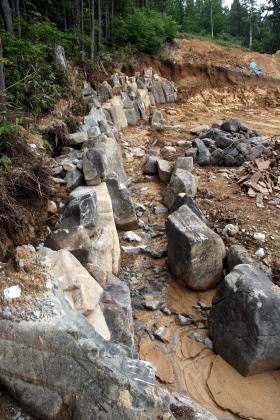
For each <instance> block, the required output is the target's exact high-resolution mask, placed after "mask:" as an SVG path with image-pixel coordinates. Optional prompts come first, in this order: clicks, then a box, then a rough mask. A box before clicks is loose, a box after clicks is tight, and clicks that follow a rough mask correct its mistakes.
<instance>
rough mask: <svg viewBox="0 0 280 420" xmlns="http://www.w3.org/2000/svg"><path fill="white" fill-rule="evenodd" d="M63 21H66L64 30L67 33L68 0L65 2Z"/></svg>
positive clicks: (64, 0)
mask: <svg viewBox="0 0 280 420" xmlns="http://www.w3.org/2000/svg"><path fill="white" fill-rule="evenodd" d="M63 15H64V16H63V18H64V19H63V20H64V30H65V31H67V29H68V25H67V9H66V0H63Z"/></svg>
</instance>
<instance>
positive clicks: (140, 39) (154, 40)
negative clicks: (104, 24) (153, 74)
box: [113, 9, 178, 53]
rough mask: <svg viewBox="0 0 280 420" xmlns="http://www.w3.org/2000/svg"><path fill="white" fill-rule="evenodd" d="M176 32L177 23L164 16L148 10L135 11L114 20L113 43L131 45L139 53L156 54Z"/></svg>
mask: <svg viewBox="0 0 280 420" xmlns="http://www.w3.org/2000/svg"><path fill="white" fill-rule="evenodd" d="M177 31H178V25H177V23H176V22H175V21H174V20H173V19H172V18H171V17H170V16H167V15H165V14H161V13H159V12H157V11H154V10H149V9H135V10H134V11H133V13H131V14H129V15H128V16H127V17H125V18H115V20H114V32H113V33H114V38H113V41H114V42H115V43H119V44H121V45H127V44H130V45H133V46H134V47H136V48H137V49H138V50H139V51H144V52H147V53H157V52H158V51H159V50H160V49H161V48H162V47H163V45H164V43H165V42H166V41H171V40H172V39H173V38H174V37H175V36H176V33H177Z"/></svg>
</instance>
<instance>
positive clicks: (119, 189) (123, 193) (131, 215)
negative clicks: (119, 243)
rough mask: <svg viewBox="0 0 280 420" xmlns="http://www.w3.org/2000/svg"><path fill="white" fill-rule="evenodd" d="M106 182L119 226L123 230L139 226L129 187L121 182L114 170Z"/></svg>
mask: <svg viewBox="0 0 280 420" xmlns="http://www.w3.org/2000/svg"><path fill="white" fill-rule="evenodd" d="M106 183H107V188H108V192H109V195H110V197H111V200H112V206H113V213H114V218H115V222H116V226H117V228H119V229H122V230H130V229H134V228H137V227H138V222H137V216H136V213H135V209H134V205H133V201H132V198H131V195H130V191H129V190H128V188H126V186H125V185H123V184H121V183H119V180H118V176H117V174H115V173H114V172H111V173H109V174H108V176H107V179H106Z"/></svg>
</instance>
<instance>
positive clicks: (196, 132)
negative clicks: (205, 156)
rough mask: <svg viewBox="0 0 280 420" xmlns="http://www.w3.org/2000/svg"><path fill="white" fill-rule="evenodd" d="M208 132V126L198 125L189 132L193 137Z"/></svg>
mask: <svg viewBox="0 0 280 420" xmlns="http://www.w3.org/2000/svg"><path fill="white" fill-rule="evenodd" d="M207 131H209V126H208V125H200V126H198V127H194V128H192V129H191V130H190V132H191V133H192V134H194V135H195V136H199V135H200V134H201V133H202V132H207Z"/></svg>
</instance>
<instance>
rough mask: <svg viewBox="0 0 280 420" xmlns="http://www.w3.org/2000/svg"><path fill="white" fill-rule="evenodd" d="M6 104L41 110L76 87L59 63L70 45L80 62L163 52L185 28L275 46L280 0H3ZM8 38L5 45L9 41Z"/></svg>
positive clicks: (0, 88) (0, 67)
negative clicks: (57, 57) (60, 52)
mask: <svg viewBox="0 0 280 420" xmlns="http://www.w3.org/2000/svg"><path fill="white" fill-rule="evenodd" d="M0 3H1V12H2V13H1V18H0V36H1V44H0V102H1V103H2V105H1V106H2V112H11V111H15V110H21V111H27V112H29V113H31V114H33V116H37V115H39V114H41V113H44V112H46V111H48V110H50V109H51V108H52V106H53V105H54V104H55V103H56V102H57V100H58V98H61V97H67V96H68V95H69V94H71V91H70V89H69V80H67V77H66V75H65V73H64V72H63V71H61V69H59V68H58V67H57V66H55V64H54V60H53V48H54V46H55V45H56V44H59V45H62V46H63V47H64V49H65V51H66V56H67V59H68V60H72V61H73V62H84V61H89V63H90V64H91V65H92V66H95V63H96V61H97V62H98V60H104V59H112V58H113V59H114V60H116V59H118V57H119V58H120V59H123V58H124V57H125V56H126V55H127V54H131V53H132V52H134V53H135V52H137V51H141V52H147V53H151V54H156V53H158V52H159V51H160V50H161V48H162V47H163V45H164V44H165V42H168V41H171V40H172V39H173V38H174V37H175V36H176V35H177V34H181V35H180V36H186V37H194V36H196V37H199V38H200V39H213V40H215V41H216V42H218V43H220V44H221V45H225V46H236V47H241V48H250V49H253V50H256V51H262V52H275V51H276V50H277V49H278V48H280V37H279V33H280V1H279V0H269V2H268V3H267V5H266V6H259V5H258V4H257V2H256V0H233V3H232V5H231V8H230V9H229V8H227V7H224V6H223V3H222V0H88V1H85V0H61V1H59V2H57V1H54V0H44V1H43V0H28V1H27V0H0ZM1 45H2V47H1Z"/></svg>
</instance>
